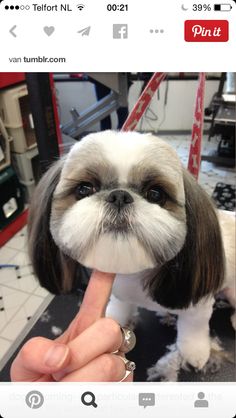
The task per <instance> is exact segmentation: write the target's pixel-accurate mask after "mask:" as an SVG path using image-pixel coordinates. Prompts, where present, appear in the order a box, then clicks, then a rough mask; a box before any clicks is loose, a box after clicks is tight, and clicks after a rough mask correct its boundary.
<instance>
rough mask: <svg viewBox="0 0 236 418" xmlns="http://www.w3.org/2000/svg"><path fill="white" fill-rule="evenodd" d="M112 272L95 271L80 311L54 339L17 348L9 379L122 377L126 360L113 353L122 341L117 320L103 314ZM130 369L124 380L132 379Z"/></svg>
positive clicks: (111, 282) (98, 378)
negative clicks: (18, 349)
mask: <svg viewBox="0 0 236 418" xmlns="http://www.w3.org/2000/svg"><path fill="white" fill-rule="evenodd" d="M113 281H114V275H111V274H107V273H101V272H98V271H96V272H94V273H93V274H92V276H91V278H90V281H89V284H88V287H87V290H86V293H85V296H84V299H83V302H82V305H81V307H80V310H79V313H78V314H77V316H76V317H75V318H74V320H73V321H72V322H71V324H70V325H69V327H68V329H67V330H66V331H65V333H64V334H63V335H61V336H60V337H59V338H57V339H56V340H54V341H53V340H50V339H47V338H42V337H36V338H32V339H31V340H29V341H28V342H27V343H26V344H25V345H24V346H23V347H22V349H21V350H20V352H19V353H18V355H17V357H16V358H15V360H14V361H13V363H12V366H11V381H15V382H16V381H21V382H22V381H25V382H53V381H60V382H65V381H66V382H83V381H87V382H88V381H90V382H95V381H99V382H102V381H114V382H118V381H121V380H122V379H123V378H124V376H125V375H126V369H125V363H124V361H123V360H122V358H121V357H120V356H117V355H115V354H113V353H114V352H115V351H117V350H118V349H119V347H120V346H121V344H122V333H121V330H120V326H119V324H118V323H116V322H115V321H113V320H112V319H111V318H104V314H105V309H106V305H107V302H108V300H109V297H110V293H111V289H112V284H113ZM132 378H133V374H132V373H131V374H130V375H129V376H128V377H127V378H126V379H125V381H132Z"/></svg>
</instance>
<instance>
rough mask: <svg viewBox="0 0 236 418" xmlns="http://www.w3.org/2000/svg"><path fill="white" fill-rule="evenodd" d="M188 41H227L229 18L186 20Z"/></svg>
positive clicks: (186, 37)
mask: <svg viewBox="0 0 236 418" xmlns="http://www.w3.org/2000/svg"><path fill="white" fill-rule="evenodd" d="M184 39H185V41H186V42H227V41H228V40H229V22H228V20H186V21H185V22H184Z"/></svg>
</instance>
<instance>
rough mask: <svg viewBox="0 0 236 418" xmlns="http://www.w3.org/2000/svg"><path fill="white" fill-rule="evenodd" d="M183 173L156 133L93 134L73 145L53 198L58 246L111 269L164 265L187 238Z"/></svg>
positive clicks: (129, 270)
mask: <svg viewBox="0 0 236 418" xmlns="http://www.w3.org/2000/svg"><path fill="white" fill-rule="evenodd" d="M182 173H183V171H182V167H181V164H180V161H179V158H178V156H177V154H176V153H175V151H174V150H173V149H172V148H171V147H170V146H169V145H167V144H166V143H165V142H164V141H162V140H160V139H158V138H156V137H154V136H152V135H150V134H146V135H141V134H139V133H134V132H133V133H116V132H111V131H105V132H103V133H98V134H90V135H89V136H87V137H86V138H85V139H84V140H82V141H81V142H79V143H78V144H76V145H74V146H73V147H72V149H71V151H70V152H69V154H68V156H67V157H66V159H65V161H64V165H63V168H62V171H61V176H60V180H59V183H58V185H57V187H56V189H55V192H54V194H53V198H52V210H51V219H50V229H51V233H52V236H53V238H54V240H55V242H56V244H57V245H58V246H59V247H60V248H61V249H62V251H63V252H64V253H65V254H67V255H68V256H70V257H71V258H73V259H74V260H76V261H78V262H80V263H81V264H83V265H84V266H86V267H91V268H96V269H98V270H101V271H105V272H112V273H135V272H138V271H142V270H144V269H149V268H153V267H159V266H161V265H163V264H164V263H166V262H167V261H168V260H170V259H172V258H173V257H174V256H175V255H176V254H177V253H178V252H179V251H180V249H181V248H182V247H183V244H184V241H185V236H186V213H185V194H184V186H183V174H182Z"/></svg>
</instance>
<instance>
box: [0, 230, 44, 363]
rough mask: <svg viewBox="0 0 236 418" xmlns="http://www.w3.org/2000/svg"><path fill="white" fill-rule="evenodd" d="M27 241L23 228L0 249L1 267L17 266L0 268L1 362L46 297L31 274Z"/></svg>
mask: <svg viewBox="0 0 236 418" xmlns="http://www.w3.org/2000/svg"><path fill="white" fill-rule="evenodd" d="M26 240H27V233H26V227H25V228H23V229H22V230H21V231H20V232H18V233H17V234H16V235H15V236H14V237H13V238H12V239H11V240H10V241H8V242H7V244H6V245H5V246H4V247H3V248H1V249H0V264H11V265H18V266H19V269H17V270H16V269H15V268H2V269H0V360H1V358H2V357H3V355H4V354H5V353H6V352H7V350H8V349H9V347H10V346H11V345H12V343H13V342H14V341H15V339H16V338H17V337H18V335H19V334H20V333H21V331H22V330H23V328H24V327H25V325H26V324H27V322H28V320H29V319H30V318H31V317H32V315H34V313H35V312H36V310H37V309H38V307H39V306H40V305H42V302H43V300H44V298H45V297H46V296H47V294H48V292H47V291H46V290H44V289H42V288H41V287H40V286H39V284H38V283H37V281H36V279H35V277H34V275H33V274H32V267H31V265H30V263H29V259H28V256H27V247H26Z"/></svg>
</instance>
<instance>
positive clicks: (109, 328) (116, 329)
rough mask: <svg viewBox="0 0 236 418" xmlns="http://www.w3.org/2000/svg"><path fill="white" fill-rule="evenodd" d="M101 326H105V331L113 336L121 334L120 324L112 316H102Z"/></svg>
mask: <svg viewBox="0 0 236 418" xmlns="http://www.w3.org/2000/svg"><path fill="white" fill-rule="evenodd" d="M101 326H102V327H103V331H104V332H106V333H109V335H110V336H112V337H113V338H117V337H119V336H120V335H121V331H120V326H119V324H118V323H117V322H116V321H115V320H114V319H112V318H102V319H101Z"/></svg>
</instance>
